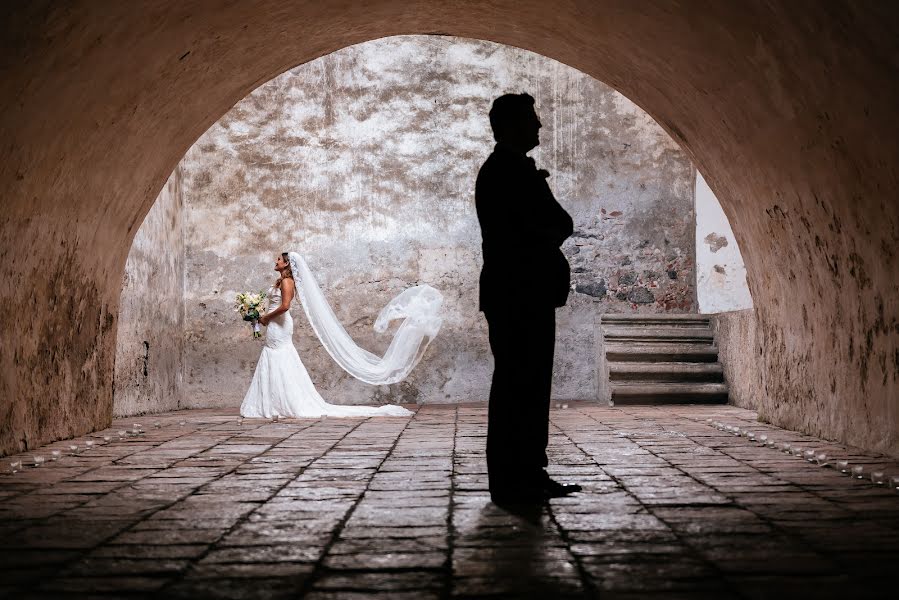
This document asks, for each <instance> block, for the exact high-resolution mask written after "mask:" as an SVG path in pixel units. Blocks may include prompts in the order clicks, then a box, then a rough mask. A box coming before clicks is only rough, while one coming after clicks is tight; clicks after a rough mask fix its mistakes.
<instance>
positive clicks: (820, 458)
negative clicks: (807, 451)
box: [815, 452, 827, 467]
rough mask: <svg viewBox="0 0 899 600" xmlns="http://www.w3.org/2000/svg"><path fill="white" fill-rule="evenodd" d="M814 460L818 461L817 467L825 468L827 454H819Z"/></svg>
mask: <svg viewBox="0 0 899 600" xmlns="http://www.w3.org/2000/svg"><path fill="white" fill-rule="evenodd" d="M815 460H816V461H818V466H820V467H826V466H827V454H826V453H825V452H819V453H818V455H817V456H816V457H815Z"/></svg>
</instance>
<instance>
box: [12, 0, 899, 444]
mask: <svg viewBox="0 0 899 600" xmlns="http://www.w3.org/2000/svg"><path fill="white" fill-rule="evenodd" d="M3 11H4V22H5V29H4V39H5V47H6V48H7V49H8V52H7V53H6V54H7V57H8V60H7V61H6V62H5V63H4V67H3V71H4V78H5V80H6V82H7V86H6V89H5V91H4V92H3V97H4V105H5V106H6V107H7V110H5V111H4V113H3V116H2V117H0V118H2V121H0V132H2V134H3V138H4V139H5V140H7V143H6V144H5V145H4V147H3V154H2V157H3V166H2V171H0V178H2V180H3V182H4V183H5V187H6V189H7V190H8V191H7V199H6V200H5V208H6V210H5V211H4V213H3V215H2V216H0V224H2V225H0V231H2V233H0V242H2V243H0V248H2V252H3V256H2V258H3V260H2V265H3V267H2V268H3V282H4V283H3V284H2V285H3V290H4V294H3V295H4V299H5V300H6V301H7V302H8V303H10V304H11V305H13V306H33V307H34V312H33V313H32V315H33V316H32V318H29V319H24V320H23V319H21V318H20V317H19V316H18V315H17V314H16V313H15V312H14V311H7V312H4V313H3V315H2V316H0V328H2V330H3V337H4V339H5V340H8V343H7V344H4V345H3V347H2V349H0V365H2V370H3V379H2V389H0V393H2V396H3V398H4V402H3V405H2V414H0V417H2V422H3V430H2V436H0V446H2V448H3V451H4V452H11V451H17V450H21V449H23V448H26V447H33V446H35V445H38V444H41V443H44V442H47V441H50V440H54V439H60V438H65V437H70V436H73V435H77V434H80V433H84V432H87V431H91V430H95V429H98V428H100V427H103V426H105V425H107V424H108V423H109V422H110V419H111V415H112V399H113V371H114V356H115V338H116V315H117V314H118V310H119V297H120V292H121V284H122V280H121V279H122V273H123V270H124V264H125V259H126V257H127V254H128V249H129V248H130V245H131V242H132V239H133V237H134V235H135V234H136V231H137V228H138V226H139V225H140V223H141V222H142V220H143V218H144V216H145V215H146V214H147V212H148V211H149V209H150V207H151V206H152V203H153V201H154V200H155V198H156V197H157V195H158V193H159V191H160V190H161V189H162V187H163V185H164V183H165V181H166V179H167V178H168V176H169V174H170V173H171V172H172V170H173V169H174V168H175V166H176V165H177V163H178V161H179V160H180V158H181V157H182V156H183V155H184V153H185V152H186V151H187V149H188V148H189V147H190V146H191V144H193V143H194V141H195V140H196V139H198V138H199V136H200V135H201V134H202V132H203V131H205V130H206V129H208V127H209V126H210V125H211V124H212V123H213V122H215V121H216V120H217V119H218V118H219V117H220V116H221V115H223V114H224V113H225V112H226V111H227V110H228V109H229V108H230V107H231V106H233V105H234V103H236V102H237V101H238V100H239V99H240V98H242V97H244V96H245V95H247V94H248V93H249V92H250V91H251V90H252V89H254V88H256V87H257V86H258V85H259V84H260V83H262V82H264V81H267V80H269V79H271V78H272V77H274V76H275V75H277V74H279V73H282V72H284V71H285V70H287V69H289V68H291V67H293V66H295V65H298V64H302V63H305V62H307V61H309V60H312V59H315V58H317V57H320V56H323V55H325V54H327V53H329V52H332V51H334V50H337V49H339V48H342V47H346V46H348V45H351V44H354V43H358V42H362V41H365V40H371V39H377V38H381V37H385V36H389V35H396V34H403V33H407V34H408V33H435V32H436V33H441V34H452V35H456V36H461V37H468V38H474V39H484V40H491V41H495V42H499V43H503V44H508V45H512V46H517V47H521V48H525V49H529V50H532V51H534V52H537V53H539V54H541V55H544V56H548V57H552V58H554V59H556V60H559V61H560V62H562V63H565V64H568V65H571V66H573V67H575V68H577V69H579V70H581V71H583V72H584V73H586V74H588V75H590V76H592V77H594V78H596V79H598V80H601V81H603V82H606V83H607V84H609V85H610V86H612V87H613V88H615V89H616V90H618V91H620V92H621V93H623V94H624V95H625V96H627V97H628V98H630V99H632V100H633V101H634V102H635V103H636V104H637V105H639V106H640V107H642V108H643V109H645V110H646V111H647V112H648V113H649V114H650V115H651V116H652V117H653V118H654V119H655V120H656V121H657V122H658V123H659V124H660V125H661V126H662V127H663V128H664V129H665V130H666V131H667V132H668V133H669V135H670V136H671V137H672V139H674V140H675V141H676V142H677V143H678V144H680V145H681V147H682V148H683V149H684V151H685V152H686V153H687V155H688V156H689V158H690V159H691V160H692V161H693V163H694V164H695V165H696V166H697V168H699V169H700V170H701V171H702V173H704V174H705V175H706V178H707V180H708V182H709V185H710V187H711V189H712V190H713V191H714V192H715V194H716V195H717V197H718V198H719V199H720V201H721V203H722V206H723V208H724V210H725V212H726V214H727V216H728V218H729V219H730V221H731V223H732V224H733V227H734V233H735V235H736V237H737V238H738V241H739V243H740V246H741V247H742V248H743V249H744V258H745V261H746V268H747V274H748V280H749V284H750V287H751V290H752V293H753V298H754V300H755V309H754V315H753V322H752V323H751V324H750V325H749V327H751V328H752V330H753V332H754V339H755V350H756V352H754V353H753V355H752V356H753V361H754V364H753V365H752V368H749V369H747V370H746V372H747V374H748V375H747V378H746V380H745V381H742V382H740V385H743V386H744V387H745V388H746V389H747V390H748V392H749V393H751V394H752V395H754V396H755V397H756V398H757V399H758V410H759V415H760V417H761V418H763V419H765V420H768V421H770V422H772V423H774V424H777V425H782V426H787V427H791V428H795V429H798V430H801V431H804V432H808V433H811V434H817V435H822V436H825V437H828V438H831V439H837V440H842V441H845V442H850V443H853V444H857V445H859V446H862V447H865V448H869V449H872V450H877V451H883V452H887V453H891V454H895V453H896V452H897V447H896V444H897V439H896V432H897V430H899V425H897V423H899V416H897V412H896V406H895V398H896V381H897V376H899V375H897V374H899V349H897V345H896V344H897V343H896V340H897V336H896V332H897V329H899V323H897V314H899V301H897V294H896V291H897V283H896V278H895V269H896V267H895V248H896V242H897V239H899V223H897V208H896V207H897V205H896V202H895V198H894V195H895V189H896V187H897V186H896V183H897V176H896V164H897V162H896V154H897V152H896V148H895V144H896V141H895V140H896V139H899V138H897V136H896V135H893V132H895V127H896V124H895V119H894V107H895V105H896V104H897V102H896V99H897V94H899V93H897V84H896V77H895V73H896V66H895V60H894V59H893V58H891V57H895V56H896V44H897V42H896V38H895V35H893V34H894V32H895V30H896V24H897V15H896V11H895V10H893V9H892V8H891V7H890V6H889V5H888V4H879V3H872V4H865V5H856V4H851V3H842V2H838V3H832V4H829V5H828V6H827V7H825V8H820V7H818V8H816V9H814V10H810V9H809V6H808V5H805V4H803V3H790V4H789V5H784V6H779V7H772V6H770V5H768V4H765V3H758V4H755V3H753V4H750V5H746V6H741V7H734V6H730V5H723V4H720V3H705V4H701V5H697V6H691V7H689V8H687V7H684V6H683V5H680V4H676V3H665V2H661V3H657V4H654V5H653V6H652V7H634V6H632V5H631V4H630V3H625V2H607V3H601V4H593V3H578V2H572V3H569V4H566V5H564V6H563V7H560V8H553V7H550V6H548V5H546V4H543V3H539V2H521V3H511V2H502V1H497V2H489V3H479V4H477V5H461V4H459V5H457V4H452V5H444V4H442V3H438V2H429V1H425V0H422V1H418V2H411V3H408V2H404V3H399V2H391V1H388V0H383V1H378V2H374V3H372V4H371V6H370V7H369V10H367V11H364V14H363V13H355V12H350V11H346V10H343V9H342V8H341V7H339V6H319V5H316V4H313V3H308V4H304V3H299V4H292V5H290V6H289V7H287V6H281V5H280V4H278V3H268V2H254V3H244V4H241V5H239V6H231V7H227V8H223V9H218V8H217V9H213V8H197V7H191V6H181V5H179V4H177V3H157V4H154V5H153V6H148V7H147V8H146V10H145V11H144V12H143V13H142V14H140V15H138V14H136V13H134V12H132V11H131V10H130V9H129V8H126V7H119V8H108V7H105V8H102V9H101V8H100V7H98V6H95V5H93V4H91V3H87V2H84V3H76V4H73V5H69V6H67V7H65V8H61V7H53V6H49V5H43V4H34V5H29V6H28V7H25V8H22V7H12V6H9V7H5V8H4V9H3ZM135 64H139V65H141V68H140V69H135V68H134V65H135ZM872 89H877V90H878V93H876V94H873V93H871V90H872ZM872 132H877V135H872ZM34 298H41V299H45V301H42V302H37V303H35V302H34Z"/></svg>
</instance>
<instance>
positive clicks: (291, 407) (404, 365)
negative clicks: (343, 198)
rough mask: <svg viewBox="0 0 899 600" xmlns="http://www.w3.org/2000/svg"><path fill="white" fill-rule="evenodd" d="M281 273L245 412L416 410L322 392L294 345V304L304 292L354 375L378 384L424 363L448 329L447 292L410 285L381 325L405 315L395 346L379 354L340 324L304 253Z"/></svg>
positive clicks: (281, 259)
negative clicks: (328, 398) (331, 397)
mask: <svg viewBox="0 0 899 600" xmlns="http://www.w3.org/2000/svg"><path fill="white" fill-rule="evenodd" d="M275 270H276V271H278V273H279V275H280V276H279V277H278V280H277V281H276V282H275V284H274V285H273V286H272V287H271V288H269V291H268V294H269V308H268V311H267V312H266V313H265V314H264V315H262V316H261V317H260V318H259V322H260V323H261V324H262V325H265V326H266V327H267V329H266V333H265V345H264V346H263V348H262V354H260V356H259V362H258V363H257V364H256V372H255V373H254V374H253V380H252V381H251V382H250V389H249V390H248V391H247V394H246V396H245V397H244V400H243V403H242V404H241V406H240V414H241V416H243V417H266V418H271V417H274V416H282V417H321V416H333V417H369V416H397V417H405V416H409V415H411V414H413V413H412V412H411V411H409V410H406V409H405V408H403V407H402V406H396V405H390V404H388V405H384V406H377V407H374V406H342V405H335V404H328V403H327V402H325V400H324V399H323V398H322V397H321V395H319V393H318V391H317V390H316V389H315V385H313V383H312V380H311V379H310V378H309V373H307V372H306V368H305V367H304V366H303V362H302V361H301V360H300V355H299V354H298V353H297V350H296V348H295V347H294V345H293V318H292V317H291V315H290V304H291V302H292V301H293V299H294V296H295V295H299V297H300V302H301V303H302V305H303V310H304V311H305V312H306V316H307V317H308V319H309V322H310V324H311V325H312V329H313V330H314V331H315V333H316V335H317V336H318V338H319V339H320V340H321V342H322V344H323V345H324V347H325V349H326V350H327V351H328V353H329V354H330V355H331V357H332V358H333V359H334V360H335V361H336V362H337V364H339V365H340V366H341V367H343V369H344V370H346V371H347V372H348V373H350V374H351V375H353V376H354V377H356V378H357V379H360V380H362V381H365V382H366V383H371V384H373V385H383V384H390V383H396V382H397V381H401V380H403V379H405V377H406V376H407V375H408V374H409V372H410V371H411V370H412V368H413V367H414V366H415V365H416V364H418V361H419V360H420V359H421V357H422V355H423V354H424V351H425V349H426V348H427V346H428V344H429V343H430V342H431V340H433V339H434V337H435V336H436V335H437V332H438V331H439V329H440V325H441V323H442V319H441V317H440V308H441V304H442V296H441V295H440V292H438V291H437V290H435V289H434V288H432V287H430V286H428V285H420V286H414V287H411V288H408V289H407V290H405V291H404V292H402V293H401V294H399V295H398V296H397V297H395V298H394V299H393V300H391V301H390V302H389V303H388V304H387V306H386V307H384V309H383V310H382V311H381V313H380V315H379V316H378V318H377V320H376V321H375V330H376V331H378V332H383V331H386V329H387V326H388V324H389V322H390V321H392V320H396V319H403V322H402V323H401V324H400V326H399V328H398V330H397V332H396V334H395V335H394V338H393V340H392V341H391V343H390V347H389V348H388V349H387V352H386V353H385V354H384V356H383V357H378V356H376V355H374V354H372V353H371V352H368V351H366V350H364V349H362V348H360V347H358V346H357V345H356V344H355V343H354V342H353V340H352V338H350V336H349V334H348V333H347V332H346V330H345V329H344V328H343V326H342V325H340V322H339V321H338V320H337V317H336V315H335V314H334V312H333V311H332V310H331V307H330V306H329V305H328V303H327V301H326V300H325V297H324V294H322V292H321V289H320V288H319V286H318V284H317V283H316V281H315V278H314V277H313V276H312V273H311V272H310V271H309V267H308V266H307V265H306V261H305V260H304V259H303V257H301V256H300V255H299V254H297V253H296V252H284V253H282V254H281V255H280V256H278V257H277V259H276V261H275Z"/></svg>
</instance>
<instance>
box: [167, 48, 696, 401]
mask: <svg viewBox="0 0 899 600" xmlns="http://www.w3.org/2000/svg"><path fill="white" fill-rule="evenodd" d="M510 91H526V92H529V93H531V94H532V95H533V96H534V97H535V98H536V101H537V106H536V108H537V111H538V113H539V115H540V117H541V119H542V122H543V129H542V131H541V139H542V143H541V145H540V146H539V147H538V148H537V149H536V150H535V151H534V152H532V156H534V158H535V159H536V161H537V164H538V165H539V166H540V167H543V168H546V169H548V170H549V171H550V172H551V173H552V176H551V178H550V180H549V181H550V184H551V185H552V187H553V190H554V192H555V194H556V196H557V198H559V200H560V202H561V203H562V205H563V206H565V208H566V209H567V210H568V211H569V212H570V213H571V214H572V216H573V218H574V221H575V229H576V231H575V234H574V236H573V237H572V238H571V239H570V240H569V241H568V242H567V243H566V244H565V246H564V252H565V254H566V255H567V256H568V259H569V261H570V262H571V266H572V287H573V289H574V291H573V292H572V294H571V297H570V301H569V305H568V306H567V307H565V308H563V309H561V310H560V311H558V313H559V314H558V321H559V327H558V336H557V338H558V341H557V357H556V366H555V378H554V383H553V396H554V397H555V398H558V399H585V398H587V399H592V398H595V397H596V382H595V376H596V375H595V372H594V370H595V362H596V361H595V354H594V351H593V348H594V315H595V314H596V313H597V312H609V311H611V312H635V311H639V312H661V311H675V312H683V311H689V310H692V309H694V308H695V289H694V271H693V267H694V250H693V247H694V244H693V218H694V217H693V190H692V186H693V168H692V166H691V164H690V162H689V160H688V159H687V158H686V156H685V155H684V153H683V152H682V151H681V150H680V149H679V147H678V146H677V145H676V144H675V143H674V142H673V141H672V140H671V138H670V137H669V136H668V135H667V134H666V133H665V132H664V131H663V130H662V128H661V127H660V126H659V125H658V124H656V123H655V122H654V121H653V120H652V119H651V118H650V117H649V116H648V115H647V114H646V113H645V112H644V111H642V110H641V109H639V108H637V107H636V106H635V105H634V104H633V103H631V102H630V101H628V100H627V99H625V98H624V97H623V96H621V95H620V94H618V93H617V92H615V91H614V90H612V89H611V88H609V87H608V86H606V85H604V84H602V83H600V82H598V81H596V80H595V79H592V78H590V77H588V76H586V75H584V74H583V73H581V72H579V71H577V70H575V69H572V68H570V67H567V66H565V65H562V64H560V63H558V62H556V61H554V60H551V59H548V58H546V57H542V56H539V55H537V54H534V53H531V52H527V51H524V50H520V49H517V48H512V47H508V46H502V45H499V44H493V43H490V42H483V41H475V40H465V39H460V38H452V37H447V36H440V37H438V36H400V37H394V38H386V39H381V40H376V41H372V42H367V43H365V44H360V45H357V46H351V47H349V48H345V49H343V50H340V51H338V52H335V53H333V54H330V55H327V56H325V57H323V58H320V59H318V60H315V61H312V62H310V63H307V64H305V65H301V66H299V67H297V68H295V69H292V70H290V71H288V72H287V73H285V74H283V75H281V76H279V77H277V78H276V79H274V80H272V81H270V82H268V83H266V84H264V85H262V86H261V87H259V88H258V89H256V90H254V91H253V92H252V93H251V94H250V95H249V96H248V97H247V98H245V99H243V100H241V101H240V102H239V103H238V104H237V105H236V106H235V107H234V108H233V109H232V110H231V111H229V112H228V113H227V114H226V115H225V116H224V117H223V118H222V119H221V120H220V121H219V122H218V123H216V124H215V125H214V126H213V127H212V128H211V129H210V130H209V131H207V132H206V133H205V134H204V135H203V136H202V137H201V138H200V139H199V140H198V141H197V143H196V144H195V145H194V146H193V147H192V148H191V150H190V151H189V152H188V153H187V155H186V156H185V158H184V160H183V161H182V168H183V169H184V195H185V203H186V213H187V217H186V219H187V236H186V240H187V241H186V252H187V285H186V287H185V302H186V313H187V321H186V329H187V336H186V337H187V340H186V354H185V386H186V387H185V402H186V405H187V406H234V405H236V404H239V402H240V400H241V399H242V396H243V393H244V392H245V391H246V387H247V385H248V382H249V380H250V378H251V376H252V372H253V369H254V367H255V362H256V359H257V357H258V354H259V344H256V343H253V342H252V341H251V340H249V339H248V338H247V328H246V327H245V326H243V325H242V324H241V323H239V322H238V321H236V320H235V313H234V312H233V310H232V308H231V302H232V301H233V297H234V295H235V294H236V293H237V292H238V291H242V290H244V289H264V288H267V287H268V285H270V284H271V282H272V280H273V278H274V275H275V274H274V272H273V271H271V264H272V262H273V260H274V258H273V257H274V255H275V254H277V253H279V252H280V251H282V250H285V251H286V250H297V251H299V252H302V253H303V254H304V255H305V256H306V257H307V260H308V261H309V263H310V266H311V268H312V269H313V271H314V272H315V273H316V274H317V276H318V277H319V278H320V282H321V284H322V286H323V288H324V290H325V293H326V294H327V297H328V298H329V300H330V301H331V303H332V305H333V306H334V308H335V311H336V313H337V315H338V317H339V318H340V320H341V322H342V323H343V324H344V325H345V326H346V327H347V330H348V331H349V332H350V334H351V335H352V336H353V338H354V339H355V340H356V341H357V343H359V344H360V345H362V346H363V347H365V348H368V349H371V350H373V351H376V352H379V353H380V352H382V351H383V350H384V349H385V348H386V344H387V342H388V339H387V338H388V337H389V336H381V335H376V334H374V332H373V331H372V323H373V320H374V318H375V317H376V316H377V313H378V311H379V310H380V308H381V307H382V306H383V305H384V304H386V302H387V301H388V300H389V299H390V298H391V297H392V296H394V295H395V294H397V293H398V292H399V291H401V290H402V289H404V288H406V287H408V286H410V285H414V284H416V283H418V282H426V283H429V284H431V285H434V286H435V287H437V288H438V289H440V290H441V291H442V292H443V293H444V295H445V297H446V303H445V308H446V320H445V324H444V327H443V329H442V331H441V333H440V335H439V336H438V338H437V340H436V342H434V343H433V344H432V345H431V346H430V348H429V349H428V353H427V355H426V356H425V359H424V360H423V361H422V363H421V364H420V365H419V366H418V367H417V368H416V370H415V371H414V372H413V373H412V374H411V376H410V377H409V378H408V379H407V380H406V381H404V382H403V383H400V384H396V385H392V386H380V387H373V386H370V385H367V384H364V383H362V382H359V381H357V380H355V379H352V378H351V377H350V376H348V375H347V374H346V373H344V372H343V371H342V370H341V369H340V368H339V367H338V366H337V365H336V364H335V363H334V362H333V361H332V360H331V358H330V357H329V356H328V355H327V353H326V352H325V351H324V349H323V348H322V347H321V344H320V343H319V341H318V339H317V338H316V337H315V336H314V333H313V332H312V330H311V328H310V327H309V325H308V323H307V322H306V320H305V316H304V315H303V313H302V310H301V309H299V308H298V307H295V309H294V313H293V314H294V318H295V323H296V329H295V343H296V345H297V347H298V350H299V352H300V355H301V357H302V358H303V360H304V363H305V364H306V366H307V368H308V369H309V372H310V373H311V376H312V378H313V381H314V382H315V383H316V385H317V386H318V387H319V390H320V391H321V392H322V393H323V394H324V395H325V397H326V398H327V399H328V400H329V401H331V402H335V403H383V402H458V401H471V400H483V399H485V398H486V395H487V391H488V389H489V382H490V375H491V372H492V362H491V360H492V359H491V356H490V352H489V348H488V344H487V330H486V323H485V321H484V319H483V317H482V315H481V314H480V313H479V312H478V311H477V285H478V273H479V270H480V265H481V250H480V230H479V227H478V224H477V218H476V215H475V211H474V195H473V190H474V180H475V177H476V175H477V171H478V169H479V167H480V165H481V163H482V162H483V161H484V159H485V158H486V157H487V156H488V155H489V153H490V152H491V150H492V148H493V143H494V142H493V139H492V135H491V133H490V129H489V121H488V119H487V112H488V110H489V108H490V103H491V102H492V100H493V99H494V98H495V97H497V96H498V95H500V94H502V93H506V92H510ZM521 243H522V244H525V243H527V240H524V239H522V240H521ZM529 286H530V284H529V282H528V281H527V280H524V281H512V280H510V281H509V282H508V293H509V295H510V296H512V297H515V296H517V295H522V294H528V293H529ZM522 326H526V324H522Z"/></svg>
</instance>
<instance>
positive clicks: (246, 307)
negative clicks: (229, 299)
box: [235, 292, 266, 338]
mask: <svg viewBox="0 0 899 600" xmlns="http://www.w3.org/2000/svg"><path fill="white" fill-rule="evenodd" d="M265 298H266V294H265V292H256V293H253V292H243V293H241V294H237V306H236V308H235V310H236V311H237V312H239V313H240V316H241V317H243V320H244V321H250V322H251V323H252V324H253V337H254V338H258V337H262V334H261V333H260V329H261V328H260V326H259V311H260V310H262V308H261V307H262V304H263V302H265Z"/></svg>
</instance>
